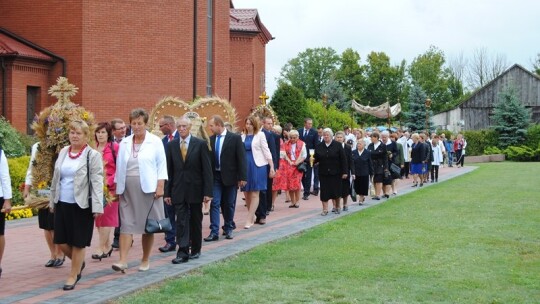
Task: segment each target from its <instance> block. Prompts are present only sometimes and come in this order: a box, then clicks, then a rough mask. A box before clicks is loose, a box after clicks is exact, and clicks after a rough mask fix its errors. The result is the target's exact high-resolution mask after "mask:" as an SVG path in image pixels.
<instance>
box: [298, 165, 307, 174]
mask: <svg viewBox="0 0 540 304" xmlns="http://www.w3.org/2000/svg"><path fill="white" fill-rule="evenodd" d="M296 170H298V171H300V172H302V173H305V172H307V164H306V163H300V164H299V165H298V166H296Z"/></svg>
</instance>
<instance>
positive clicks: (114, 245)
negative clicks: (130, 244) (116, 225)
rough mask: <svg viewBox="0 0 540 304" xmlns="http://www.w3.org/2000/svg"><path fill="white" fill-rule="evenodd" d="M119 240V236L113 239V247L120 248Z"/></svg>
mask: <svg viewBox="0 0 540 304" xmlns="http://www.w3.org/2000/svg"><path fill="white" fill-rule="evenodd" d="M119 242H120V241H119V240H118V239H117V238H115V239H114V240H113V242H112V245H111V247H112V248H120V244H119Z"/></svg>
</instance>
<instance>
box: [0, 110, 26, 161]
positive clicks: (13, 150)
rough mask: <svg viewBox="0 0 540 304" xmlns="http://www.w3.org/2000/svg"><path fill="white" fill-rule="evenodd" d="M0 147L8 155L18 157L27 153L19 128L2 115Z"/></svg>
mask: <svg viewBox="0 0 540 304" xmlns="http://www.w3.org/2000/svg"><path fill="white" fill-rule="evenodd" d="M0 148H1V149H2V150H3V151H4V154H5V155H6V157H18V156H22V155H24V154H25V153H26V150H25V147H24V145H23V144H22V143H21V140H20V135H19V133H18V132H17V130H16V129H15V128H14V127H13V126H12V125H11V124H10V123H9V122H8V121H7V120H6V119H5V118H4V117H1V116H0Z"/></svg>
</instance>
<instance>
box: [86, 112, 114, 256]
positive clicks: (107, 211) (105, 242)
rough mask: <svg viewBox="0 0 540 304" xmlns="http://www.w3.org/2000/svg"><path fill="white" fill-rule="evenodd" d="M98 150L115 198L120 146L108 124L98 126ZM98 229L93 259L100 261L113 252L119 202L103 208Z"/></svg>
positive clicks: (108, 185)
mask: <svg viewBox="0 0 540 304" xmlns="http://www.w3.org/2000/svg"><path fill="white" fill-rule="evenodd" d="M95 137H96V150H97V151H99V152H101V155H102V156H103V165H104V166H105V168H104V173H105V174H104V178H105V180H104V184H105V185H107V188H108V191H109V193H110V196H112V197H115V198H116V196H115V194H114V193H115V190H116V184H115V183H114V175H115V172H116V155H118V144H117V143H116V142H114V141H113V136H112V126H111V125H110V124H109V123H108V122H101V123H99V124H98V126H97V128H96V132H95ZM96 227H97V230H98V233H99V246H98V248H96V253H94V254H92V259H95V260H100V261H101V259H103V258H107V257H110V256H111V254H112V251H113V248H112V246H111V231H112V230H113V228H114V227H118V200H117V199H115V200H114V201H112V202H106V205H105V207H104V208H103V215H102V216H100V217H98V218H96Z"/></svg>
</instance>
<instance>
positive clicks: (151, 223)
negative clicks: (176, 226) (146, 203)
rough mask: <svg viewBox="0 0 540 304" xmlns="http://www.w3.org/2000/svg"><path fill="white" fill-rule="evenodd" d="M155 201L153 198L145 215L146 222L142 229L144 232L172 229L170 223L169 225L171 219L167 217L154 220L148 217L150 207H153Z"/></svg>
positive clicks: (160, 231)
mask: <svg viewBox="0 0 540 304" xmlns="http://www.w3.org/2000/svg"><path fill="white" fill-rule="evenodd" d="M155 201H156V200H155V199H154V200H153V201H152V205H151V206H150V210H148V214H147V215H146V224H145V225H144V231H146V233H162V232H169V231H171V230H172V225H171V220H169V218H168V217H166V218H164V219H162V220H155V219H150V218H148V217H149V216H150V212H151V211H152V208H154V202H155ZM165 216H167V214H165Z"/></svg>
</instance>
